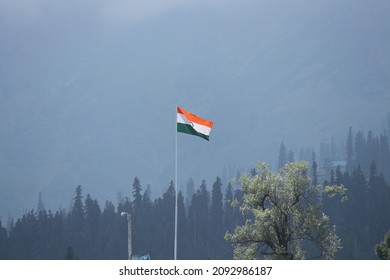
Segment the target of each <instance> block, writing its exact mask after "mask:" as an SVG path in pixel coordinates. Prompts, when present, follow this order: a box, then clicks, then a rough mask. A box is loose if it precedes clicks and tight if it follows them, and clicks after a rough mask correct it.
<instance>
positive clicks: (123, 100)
mask: <svg viewBox="0 0 390 280" xmlns="http://www.w3.org/2000/svg"><path fill="white" fill-rule="evenodd" d="M145 2H146V1H125V0H120V1H105V0H99V1H90V0H88V1H83V3H79V1H66V3H62V1H48V0H35V1H27V0H19V1H11V0H0V40H1V44H0V193H1V195H0V216H1V219H2V220H3V221H4V220H5V219H6V217H7V216H8V214H10V215H11V216H19V215H20V214H21V213H23V211H25V210H30V209H32V208H35V207H36V204H37V199H38V192H39V191H42V192H43V201H44V204H45V206H46V208H48V209H53V210H56V209H58V207H59V205H62V207H64V208H67V207H68V206H69V205H70V203H71V199H72V196H73V192H74V189H75V188H76V186H77V185H82V186H83V189H84V193H85V194H86V193H88V192H90V193H91V194H92V195H93V196H96V197H97V198H98V199H99V200H101V201H105V200H113V201H116V197H117V193H118V192H123V194H124V195H126V196H130V195H131V194H130V185H131V184H132V181H133V178H134V177H135V176H138V177H139V178H140V180H141V183H142V185H143V186H144V187H145V186H146V185H147V184H151V186H152V193H153V195H156V196H158V195H160V194H161V191H162V190H164V189H166V188H167V187H168V183H169V181H170V180H171V179H173V178H174V159H175V158H174V157H175V128H176V112H175V106H176V105H179V106H181V107H183V108H185V109H186V110H188V111H190V112H193V113H195V114H197V115H199V116H202V117H204V118H207V119H211V120H213V121H214V128H213V130H212V132H211V136H210V141H209V142H206V141H204V140H203V139H200V138H197V137H191V136H188V135H184V134H180V135H178V163H179V182H180V184H181V185H184V184H185V183H186V181H187V179H188V178H189V177H193V178H194V179H195V182H196V184H197V185H198V184H200V180H201V179H203V178H204V179H206V180H207V182H208V184H209V185H211V184H212V180H214V179H215V177H216V176H217V175H221V173H222V170H223V169H224V168H226V167H229V166H235V167H236V168H238V169H244V170H245V169H247V168H249V167H251V166H252V165H253V164H255V163H256V162H258V161H265V162H268V163H270V164H271V165H272V166H274V165H275V162H276V159H277V155H278V149H279V144H280V141H281V140H282V138H283V139H284V141H285V143H287V145H288V146H289V148H291V149H293V150H295V151H296V150H298V149H299V148H300V147H302V146H312V147H314V148H318V144H319V142H320V141H330V138H331V137H334V139H336V141H338V142H340V143H341V142H342V141H343V140H345V137H346V133H347V130H348V127H349V126H353V127H356V128H358V129H365V130H368V129H374V130H375V129H377V130H379V129H380V127H379V124H380V120H381V118H382V117H383V116H384V115H385V114H386V113H387V112H388V111H389V108H390V107H389V104H390V91H389V89H390V78H389V77H390V55H389V54H390V28H389V27H390V19H389V16H388V15H389V11H390V2H389V1H387V0H375V1H363V0H358V1H356V0H355V1H352V0H343V1H335V0H326V1H325V0H317V1H312V0H298V1H287V0H286V1H265V0H264V1H254V0H253V1H252V0H246V1H222V0H202V1H195V0H186V1H179V0H170V1H157V0H155V1H148V4H145ZM236 2H237V3H236ZM238 2H239V3H238Z"/></svg>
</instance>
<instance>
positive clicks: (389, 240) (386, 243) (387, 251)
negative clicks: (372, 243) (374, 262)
mask: <svg viewBox="0 0 390 280" xmlns="http://www.w3.org/2000/svg"><path fill="white" fill-rule="evenodd" d="M375 253H376V255H377V256H378V258H380V259H381V260H390V231H389V232H387V233H386V235H385V238H384V240H383V241H381V242H380V243H379V244H378V245H376V248H375Z"/></svg>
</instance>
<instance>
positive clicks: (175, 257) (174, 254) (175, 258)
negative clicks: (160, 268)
mask: <svg viewBox="0 0 390 280" xmlns="http://www.w3.org/2000/svg"><path fill="white" fill-rule="evenodd" d="M175 116H176V119H175V133H176V141H175V142H176V143H175V146H176V147H175V242H174V253H173V259H174V260H177V193H178V192H179V188H178V185H177V106H176V112H175Z"/></svg>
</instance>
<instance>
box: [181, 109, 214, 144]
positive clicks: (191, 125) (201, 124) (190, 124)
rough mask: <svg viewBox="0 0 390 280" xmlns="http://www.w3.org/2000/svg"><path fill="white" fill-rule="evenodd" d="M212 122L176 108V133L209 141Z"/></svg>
mask: <svg viewBox="0 0 390 280" xmlns="http://www.w3.org/2000/svg"><path fill="white" fill-rule="evenodd" d="M212 126H213V122H212V121H209V120H205V119H202V118H200V117H198V116H196V115H194V114H191V113H190V112H187V111H186V110H184V109H182V108H180V107H177V131H178V132H182V133H187V134H192V135H196V136H199V137H202V138H203V139H206V140H207V141H209V135H210V131H211V128H212Z"/></svg>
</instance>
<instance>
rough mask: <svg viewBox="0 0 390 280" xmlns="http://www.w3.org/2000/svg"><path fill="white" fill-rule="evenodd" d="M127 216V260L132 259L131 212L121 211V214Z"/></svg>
mask: <svg viewBox="0 0 390 280" xmlns="http://www.w3.org/2000/svg"><path fill="white" fill-rule="evenodd" d="M125 215H126V216H127V250H128V255H129V260H131V259H132V256H133V252H132V248H131V214H130V213H127V212H122V213H121V216H122V217H123V216H125Z"/></svg>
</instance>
